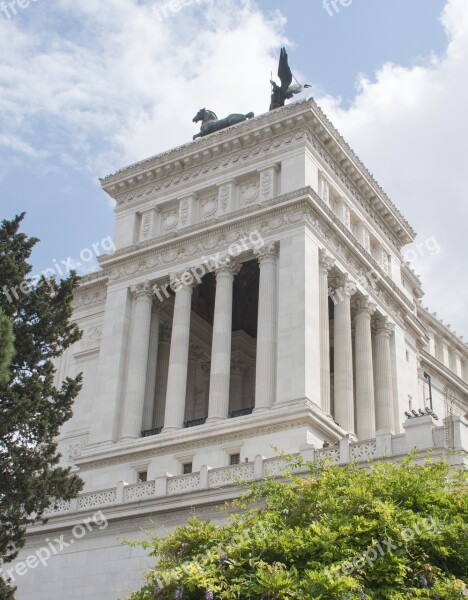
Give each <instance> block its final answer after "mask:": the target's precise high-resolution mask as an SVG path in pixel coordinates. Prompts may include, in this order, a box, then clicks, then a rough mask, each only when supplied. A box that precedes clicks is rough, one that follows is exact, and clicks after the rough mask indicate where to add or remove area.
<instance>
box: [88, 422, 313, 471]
mask: <svg viewBox="0 0 468 600" xmlns="http://www.w3.org/2000/svg"><path fill="white" fill-rule="evenodd" d="M309 424H310V419H309V418H308V417H304V418H302V419H295V420H293V421H289V422H282V423H276V424H274V425H264V426H262V427H253V428H252V429H245V430H242V432H239V431H235V432H232V433H226V434H221V435H216V436H213V437H208V436H207V434H205V435H202V436H201V437H200V438H199V439H197V440H189V441H186V442H178V443H177V442H175V443H173V444H170V445H167V446H162V447H160V448H151V449H144V450H143V449H142V450H140V451H129V452H128V453H124V454H121V455H119V456H114V457H110V458H103V459H101V460H99V459H98V460H90V461H89V462H88V459H87V457H82V458H81V460H80V463H79V468H80V471H82V472H84V471H91V470H94V469H100V468H102V467H108V466H111V465H119V464H122V463H129V462H132V461H136V460H151V459H152V458H154V457H156V456H165V455H167V454H174V453H176V452H184V451H192V450H195V449H198V448H206V447H207V446H211V445H222V444H227V443H234V442H235V443H238V442H239V437H240V436H241V437H242V439H243V440H244V439H250V438H253V437H257V436H259V435H268V434H271V433H277V432H278V431H287V430H289V429H294V428H295V427H301V426H306V425H309ZM200 433H202V431H201V430H200ZM160 435H161V434H160ZM155 440H156V441H157V436H155Z"/></svg>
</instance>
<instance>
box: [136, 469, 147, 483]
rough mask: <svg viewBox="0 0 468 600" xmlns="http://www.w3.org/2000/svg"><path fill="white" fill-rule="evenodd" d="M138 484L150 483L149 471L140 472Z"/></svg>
mask: <svg viewBox="0 0 468 600" xmlns="http://www.w3.org/2000/svg"><path fill="white" fill-rule="evenodd" d="M137 475H138V483H144V482H145V481H148V471H139V472H138V474H137Z"/></svg>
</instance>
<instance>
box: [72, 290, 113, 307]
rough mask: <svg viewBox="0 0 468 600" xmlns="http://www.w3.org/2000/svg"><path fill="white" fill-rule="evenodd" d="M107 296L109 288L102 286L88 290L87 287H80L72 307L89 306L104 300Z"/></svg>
mask: <svg viewBox="0 0 468 600" xmlns="http://www.w3.org/2000/svg"><path fill="white" fill-rule="evenodd" d="M106 296H107V288H106V287H104V286H102V287H99V288H98V289H96V288H94V289H92V290H89V291H86V290H85V289H84V290H82V289H78V290H77V292H76V293H75V296H74V298H73V302H72V307H73V309H74V310H79V309H80V308H89V307H91V306H95V305H96V304H100V303H101V302H104V301H105V299H106Z"/></svg>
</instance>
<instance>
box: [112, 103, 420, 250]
mask: <svg viewBox="0 0 468 600" xmlns="http://www.w3.org/2000/svg"><path fill="white" fill-rule="evenodd" d="M304 124H306V125H307V127H308V129H309V131H311V133H312V134H313V135H314V136H315V137H316V140H319V141H320V144H321V145H322V148H324V149H326V152H327V153H328V156H329V158H330V159H333V160H334V161H335V163H336V166H337V168H338V169H339V171H340V175H341V178H342V179H343V178H344V177H345V178H346V179H347V181H348V182H349V185H350V186H351V188H350V189H351V191H352V192H353V195H354V196H355V197H356V198H357V199H358V200H359V201H360V203H363V204H364V205H365V207H366V209H369V210H370V211H371V212H373V213H375V215H378V217H377V216H374V220H375V219H377V220H378V219H380V220H381V221H382V222H384V223H386V227H388V228H390V229H391V230H393V231H394V232H395V236H396V238H397V239H398V240H399V247H401V245H403V244H406V243H409V242H410V241H412V240H413V239H414V236H415V232H414V230H413V229H412V228H411V227H410V225H409V224H408V222H407V221H406V220H405V219H404V218H403V216H402V215H401V213H400V212H399V211H398V209H397V208H396V207H395V205H394V204H393V203H392V202H391V201H390V199H389V198H388V197H387V196H386V194H385V193H384V192H383V190H382V188H381V187H380V185H379V184H378V183H377V182H376V180H375V179H374V177H373V176H372V175H371V174H370V173H369V171H368V170H367V169H366V168H365V167H364V165H363V164H362V162H361V161H360V160H359V158H358V157H357V156H356V154H355V153H354V152H353V151H352V150H351V148H350V147H349V145H348V144H347V143H346V142H345V140H344V139H343V138H342V136H341V135H340V134H339V132H338V131H337V130H336V129H335V128H334V127H333V125H332V124H331V122H330V121H329V120H328V118H327V117H326V116H325V114H324V113H323V112H322V110H321V109H320V108H319V107H318V106H317V104H316V103H315V102H314V100H312V99H310V100H302V101H299V102H294V103H292V104H290V105H289V106H286V107H283V108H281V109H278V110H275V111H271V112H269V113H265V114H263V115H260V116H258V117H255V118H254V119H251V120H249V121H245V122H243V123H240V124H238V125H235V126H232V127H230V128H228V129H225V130H222V131H220V132H217V133H214V134H211V135H209V136H207V137H205V138H202V139H199V140H197V141H195V142H189V143H188V144H184V145H182V146H179V147H178V148H174V149H173V150H170V151H168V152H165V153H162V154H159V155H157V156H153V157H151V158H149V159H146V160H144V161H141V162H139V163H135V164H134V165H130V166H129V167H126V168H124V169H121V170H120V171H118V172H117V173H115V174H114V175H109V176H108V177H105V178H104V179H102V180H101V184H102V186H103V188H104V190H105V191H106V192H107V193H108V194H109V195H111V196H112V197H113V198H114V199H116V200H117V202H118V206H121V205H122V204H125V203H126V202H128V198H129V197H130V196H134V195H135V193H134V192H135V191H136V190H137V189H140V191H141V190H142V189H143V188H145V189H148V184H149V188H151V187H152V188H153V191H152V192H149V191H148V193H154V192H156V191H158V190H161V189H164V190H165V191H167V190H168V189H169V190H170V189H171V187H172V186H173V185H174V182H176V183H175V186H176V187H177V185H184V184H185V185H186V183H187V181H189V180H190V179H191V177H193V174H194V172H195V173H198V174H197V175H195V177H200V178H202V177H203V175H206V174H207V173H209V172H210V166H209V163H210V162H213V159H214V162H215V164H216V165H217V168H218V169H220V170H221V171H222V168H221V167H222V165H223V163H226V165H225V168H229V169H232V164H230V161H231V159H232V158H234V159H235V158H236V154H234V157H229V156H228V155H229V154H232V153H233V152H234V153H240V154H239V155H238V158H237V160H239V159H240V158H239V157H242V152H243V151H247V148H250V147H251V146H252V144H254V145H255V144H257V145H258V142H262V143H265V141H266V142H267V145H268V144H270V145H271V143H272V142H274V141H275V139H276V137H277V135H278V134H280V133H283V132H284V131H288V132H289V133H290V134H293V135H294V131H293V130H294V129H295V128H297V127H298V126H299V127H301V126H303V125H304ZM275 136H276V137H275ZM248 158H249V157H247V158H246V160H248ZM192 167H196V168H195V170H194V169H192ZM191 169H192V170H191ZM214 170H216V168H215V169H214ZM177 182H178V183H177ZM145 186H146V187H145ZM129 192H130V194H129ZM125 194H126V195H125Z"/></svg>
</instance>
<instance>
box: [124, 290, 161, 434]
mask: <svg viewBox="0 0 468 600" xmlns="http://www.w3.org/2000/svg"><path fill="white" fill-rule="evenodd" d="M131 292H132V294H133V304H132V322H131V331H130V352H129V358H128V366H127V385H126V394H125V398H124V406H123V413H122V425H121V435H120V439H121V440H127V439H133V438H138V437H140V435H141V429H142V426H143V408H144V403H145V394H146V374H147V367H148V351H149V345H150V328H151V310H152V305H153V291H152V287H151V285H150V283H149V282H145V283H140V284H138V285H135V286H133V287H132V288H131Z"/></svg>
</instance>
